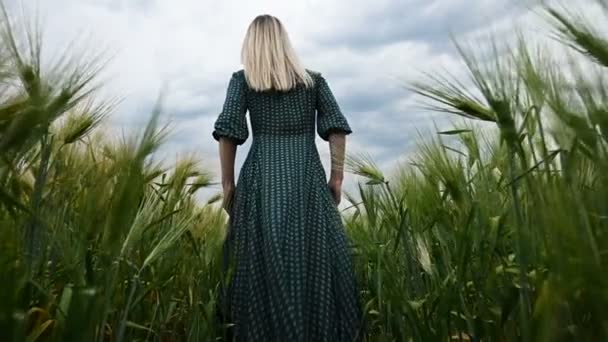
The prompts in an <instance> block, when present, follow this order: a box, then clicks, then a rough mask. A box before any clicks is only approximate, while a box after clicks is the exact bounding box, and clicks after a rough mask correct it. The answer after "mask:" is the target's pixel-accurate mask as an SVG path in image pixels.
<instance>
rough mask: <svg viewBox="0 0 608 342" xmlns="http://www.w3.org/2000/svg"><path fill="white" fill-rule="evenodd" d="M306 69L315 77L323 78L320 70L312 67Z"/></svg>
mask: <svg viewBox="0 0 608 342" xmlns="http://www.w3.org/2000/svg"><path fill="white" fill-rule="evenodd" d="M305 70H306V72H307V73H308V74H309V75H310V76H311V77H312V78H313V79H319V78H323V75H322V74H321V72H319V71H316V70H311V69H305Z"/></svg>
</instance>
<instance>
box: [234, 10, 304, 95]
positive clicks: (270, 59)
mask: <svg viewBox="0 0 608 342" xmlns="http://www.w3.org/2000/svg"><path fill="white" fill-rule="evenodd" d="M241 62H242V63H243V66H244V69H245V78H246V79H247V83H248V84H249V86H250V87H251V88H252V89H254V90H257V91H265V90H270V89H274V90H280V91H287V90H290V89H293V88H294V87H296V86H297V85H298V84H304V85H305V86H306V87H310V86H312V85H313V79H312V77H311V76H310V74H308V72H307V70H306V69H305V68H304V67H302V65H301V64H300V61H299V59H298V56H297V55H296V53H295V50H294V49H293V47H292V45H291V41H290V40H289V35H288V34H287V31H286V30H285V28H284V27H283V24H281V21H279V19H277V18H275V17H273V16H271V15H268V14H265V15H259V16H257V17H256V18H255V19H254V20H253V22H252V23H251V24H250V25H249V29H248V30H247V34H246V35H245V40H244V41H243V48H242V50H241Z"/></svg>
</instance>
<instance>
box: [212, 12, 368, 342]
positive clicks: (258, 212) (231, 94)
mask: <svg viewBox="0 0 608 342" xmlns="http://www.w3.org/2000/svg"><path fill="white" fill-rule="evenodd" d="M241 59H242V63H243V65H244V70H240V71H237V72H234V73H233V74H232V77H231V79H230V82H229V85H228V91H227V96H226V101H225V103H224V106H223V110H222V112H221V113H220V114H219V116H218V117H217V120H216V121H215V124H214V131H213V137H214V138H215V139H216V140H218V141H219V153H220V161H221V168H222V185H223V190H224V203H223V206H224V208H225V209H226V211H227V212H228V214H229V216H230V219H229V226H228V229H229V230H228V235H227V238H226V242H225V243H226V245H225V247H226V248H229V249H227V251H229V252H227V254H226V255H227V256H229V257H230V259H229V260H230V264H231V265H233V267H234V268H233V270H234V273H233V276H232V278H231V281H230V283H229V286H228V288H227V290H226V292H225V293H224V296H223V297H222V298H221V299H222V300H221V301H220V302H221V303H223V305H222V307H223V310H222V311H221V313H222V314H223V317H224V318H226V319H227V322H230V323H232V324H234V325H233V326H232V331H231V333H230V336H231V337H230V338H231V339H234V340H236V341H289V342H296V341H307V342H308V341H332V342H333V341H349V342H350V341H359V340H360V339H361V335H362V332H361V330H362V310H361V307H360V300H359V297H358V290H357V284H356V282H355V275H354V270H353V265H352V261H351V259H350V253H349V246H348V245H349V243H348V242H349V241H348V238H347V236H346V234H345V230H344V226H343V223H342V220H341V216H340V214H339V212H338V209H337V205H338V204H339V203H340V198H341V192H342V189H341V188H342V181H343V174H344V173H343V166H342V165H343V162H344V152H345V140H346V138H345V137H346V135H348V134H350V133H352V130H351V128H350V126H349V124H348V122H347V120H346V118H345V117H344V115H343V114H342V113H341V111H340V107H339V106H338V104H337V103H336V100H335V98H334V96H333V95H332V92H331V91H330V88H329V86H328V84H327V82H326V80H325V79H324V78H323V76H321V74H319V73H316V72H312V71H309V70H307V69H304V68H303V67H302V66H301V65H300V63H299V61H298V58H297V56H296V54H295V52H294V50H293V48H292V46H291V43H290V41H289V37H288V35H287V33H286V31H285V29H284V28H283V26H282V24H281V22H280V21H279V20H278V19H277V18H275V17H272V16H269V15H262V16H258V17H257V18H255V20H254V21H253V22H252V23H251V25H250V26H249V29H248V31H247V35H246V37H245V41H244V44H243V49H242V53H241ZM247 111H249V116H250V120H251V128H252V140H253V141H252V144H251V149H250V151H249V153H248V155H247V158H246V160H245V162H244V164H243V167H242V169H241V172H240V174H239V178H238V180H237V182H236V186H235V184H234V183H235V182H234V160H235V153H236V150H237V146H238V145H241V144H243V143H244V142H245V141H246V140H247V139H248V137H249V131H248V126H247V120H246V117H245V115H246V112H247ZM315 119H316V121H317V122H316V132H315ZM315 133H317V134H318V135H319V136H320V137H321V139H323V140H324V141H328V142H329V145H330V152H331V156H332V158H331V175H330V178H329V182H328V183H326V173H325V170H324V169H323V166H322V164H321V160H320V158H319V153H318V150H317V147H316V145H315V135H316V134H315Z"/></svg>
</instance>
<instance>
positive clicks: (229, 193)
mask: <svg viewBox="0 0 608 342" xmlns="http://www.w3.org/2000/svg"><path fill="white" fill-rule="evenodd" d="M222 188H223V190H224V199H223V201H222V208H224V210H226V211H227V212H230V210H231V209H232V203H233V201H234V190H235V186H234V182H228V183H222Z"/></svg>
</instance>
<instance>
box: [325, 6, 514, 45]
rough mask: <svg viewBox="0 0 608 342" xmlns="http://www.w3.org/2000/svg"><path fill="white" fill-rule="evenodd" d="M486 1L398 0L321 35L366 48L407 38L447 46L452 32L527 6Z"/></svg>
mask: <svg viewBox="0 0 608 342" xmlns="http://www.w3.org/2000/svg"><path fill="white" fill-rule="evenodd" d="M483 3H484V2H483V1H479V0H467V1H464V0H441V1H438V0H436V1H432V2H431V1H428V0H408V1H398V0H395V1H392V2H391V4H390V6H385V7H384V8H380V9H379V10H376V11H371V12H369V13H368V14H366V15H364V16H363V17H364V19H363V21H362V22H357V21H355V22H354V23H349V18H348V17H344V20H343V22H344V23H346V25H345V26H346V27H345V29H344V30H342V31H338V32H334V33H333V34H328V35H323V36H321V37H319V38H318V39H319V43H320V44H322V45H324V46H328V47H330V46H333V47H335V46H341V45H342V46H347V47H349V48H351V49H355V50H363V51H365V50H370V49H374V48H378V47H381V46H383V45H386V44H390V43H392V42H397V41H405V40H416V41H425V42H428V43H431V45H432V47H433V48H434V49H437V50H446V49H447V48H448V46H449V45H450V44H449V43H450V34H454V35H456V36H459V35H461V34H463V33H466V32H469V31H472V30H475V29H478V28H480V27H483V26H486V25H487V24H488V23H489V22H492V21H493V20H495V19H498V18H501V17H505V16H506V17H509V16H514V15H516V14H518V13H521V12H522V11H523V10H524V8H523V7H522V6H517V5H515V4H514V2H512V1H508V0H496V1H492V5H491V6H488V5H484V4H483ZM485 3H486V4H487V2H485ZM355 10H356V9H355ZM364 10H366V9H364Z"/></svg>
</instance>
